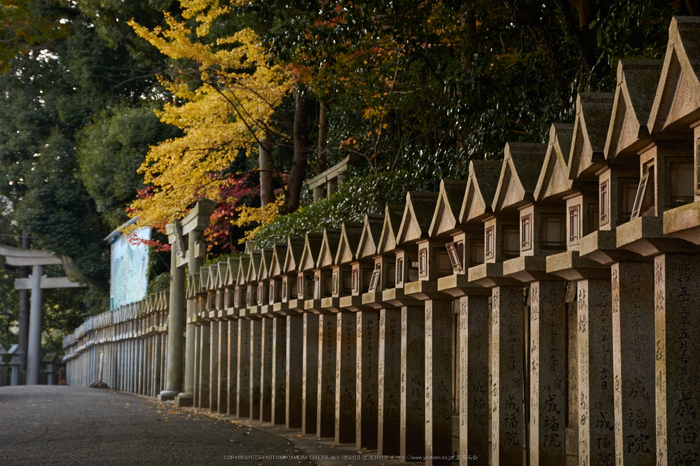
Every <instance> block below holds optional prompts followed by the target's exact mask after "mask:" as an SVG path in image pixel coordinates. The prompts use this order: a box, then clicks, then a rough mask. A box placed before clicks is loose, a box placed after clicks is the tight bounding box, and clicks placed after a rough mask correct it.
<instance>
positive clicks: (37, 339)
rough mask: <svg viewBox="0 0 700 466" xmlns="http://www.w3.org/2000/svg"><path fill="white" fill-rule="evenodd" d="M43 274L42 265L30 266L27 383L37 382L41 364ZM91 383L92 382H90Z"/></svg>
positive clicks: (34, 383) (33, 383) (35, 383)
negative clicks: (30, 296)
mask: <svg viewBox="0 0 700 466" xmlns="http://www.w3.org/2000/svg"><path fill="white" fill-rule="evenodd" d="M43 274H44V267H43V266H42V265H34V266H32V275H31V276H30V277H29V280H30V281H31V290H32V299H31V303H30V307H29V341H28V343H27V380H26V383H27V385H38V384H39V365H40V364H41V326H42V323H43V320H44V315H43V309H42V308H43V303H44V299H43V294H42V289H41V276H42V275H43ZM90 383H92V382H90Z"/></svg>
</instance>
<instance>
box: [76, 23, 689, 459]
mask: <svg viewBox="0 0 700 466" xmlns="http://www.w3.org/2000/svg"><path fill="white" fill-rule="evenodd" d="M699 70H700V20H698V19H693V18H676V19H674V20H673V22H672V24H671V27H670V31H669V43H668V49H667V53H666V58H665V60H664V61H663V62H656V61H622V62H621V63H620V64H619V67H618V81H617V88H616V91H615V93H610V94H605V93H585V94H580V95H579V96H578V98H577V101H576V119H575V122H574V124H573V125H568V124H553V125H552V128H551V132H550V138H549V141H548V143H547V144H523V143H509V144H506V146H505V151H504V160H503V161H502V162H488V161H478V162H477V161H474V162H472V163H471V164H470V168H469V177H468V179H467V180H457V181H454V180H453V181H450V180H444V181H443V182H442V184H441V187H440V192H439V193H416V192H411V193H408V194H407V197H406V204H405V205H404V206H388V207H387V208H386V210H385V212H384V215H369V216H366V217H365V219H364V222H363V223H359V224H345V225H343V226H342V228H341V229H340V230H338V231H333V230H326V231H324V232H323V234H318V235H307V236H306V237H305V238H289V239H288V241H287V243H286V244H277V245H275V246H274V248H272V249H263V250H250V251H248V252H247V253H246V254H242V255H240V256H239V257H236V258H230V259H228V260H227V261H222V262H219V263H217V264H213V265H210V266H208V267H202V266H201V260H202V256H203V252H204V250H205V247H204V244H203V241H202V231H203V230H204V228H206V225H207V223H208V217H209V214H210V213H211V208H212V206H211V203H207V202H205V201H201V202H200V203H199V204H198V205H197V207H196V208H195V209H194V211H193V212H192V213H190V214H189V215H188V216H187V217H186V218H185V219H183V220H182V221H178V222H174V223H173V224H171V225H169V226H168V235H169V239H170V241H171V243H172V244H173V254H172V268H171V273H172V275H173V281H172V284H171V290H170V299H169V303H170V306H169V307H170V313H169V325H170V327H171V328H178V329H180V328H184V329H185V332H184V333H185V335H184V338H183V334H182V333H181V332H179V331H178V332H170V333H168V342H167V345H166V344H165V343H164V340H165V338H164V337H163V333H162V332H163V331H164V328H163V326H164V325H165V321H164V319H165V314H166V312H167V311H166V310H165V309H166V308H167V306H166V305H165V301H166V300H165V299H164V298H161V300H160V301H159V303H161V304H162V305H156V304H152V305H150V307H149V305H147V304H143V303H142V304H139V305H136V306H133V307H132V308H130V310H129V311H122V314H121V317H119V318H117V315H118V314H117V313H107V314H106V315H108V316H109V317H99V318H96V319H95V320H92V321H89V322H87V323H86V324H85V328H81V329H79V330H78V331H76V335H75V336H74V337H72V338H67V339H66V343H65V346H66V351H67V357H66V359H67V360H68V361H70V362H69V371H70V372H69V377H70V383H72V384H75V383H83V384H87V383H91V382H92V381H94V380H96V379H97V376H96V373H95V371H96V370H97V368H98V356H97V355H98V353H100V352H101V353H103V354H105V356H104V358H105V361H107V363H106V365H105V374H109V375H108V377H106V378H105V381H107V383H109V384H110V386H112V387H116V388H119V389H122V390H128V391H136V392H140V393H150V394H156V393H157V392H158V388H159V384H158V382H159V381H162V382H164V383H163V384H161V385H162V387H161V392H160V396H161V398H162V399H171V398H175V400H176V403H177V404H179V405H186V404H188V403H193V404H194V405H195V406H199V407H204V408H208V409H211V410H212V411H218V412H221V413H228V414H231V415H235V416H238V417H241V418H253V419H260V420H262V421H266V422H271V423H275V424H284V425H286V426H287V427H288V428H301V431H302V433H305V434H315V435H317V436H318V437H332V438H334V439H335V441H336V442H339V443H354V444H356V445H357V447H358V448H367V449H376V450H377V451H378V453H379V454H382V455H404V456H409V455H412V456H423V455H426V463H428V464H433V463H447V462H449V461H446V460H445V461H443V460H442V459H441V458H447V457H450V458H451V457H452V455H453V453H454V452H455V451H457V452H459V454H460V463H462V464H470V465H474V464H501V465H519V464H525V463H527V464H531V465H537V464H547V465H563V464H572V463H578V464H581V465H589V464H591V465H592V464H613V463H615V464H634V465H647V464H648V465H653V464H698V463H700V447H699V446H698V442H699V440H700V439H698V433H699V432H700V414H698V413H699V412H700V378H699V374H700V319H699V318H698V317H697V315H696V314H697V312H696V311H697V309H699V308H700V248H699V246H698V245H700V184H699V182H698V180H700V176H699V173H698V171H699V170H700V167H699V165H700V164H699V158H698V148H699V147H700V80H699V79H698V71H699ZM185 266H187V267H188V269H189V271H190V272H191V275H190V276H189V277H188V278H187V280H186V281H185V277H184V272H183V270H184V267H185ZM185 303H186V305H185ZM127 315H128V316H127ZM100 319H102V320H100ZM149 319H151V320H149ZM156 328H157V329H158V330H157V331H155V330H153V329H156ZM149 329H151V330H149ZM166 346H167V348H166ZM166 352H167V356H168V357H167V359H164V358H163V356H164V353H166ZM164 361H167V364H166V363H165V362H164ZM164 364H165V365H166V366H167V374H168V375H167V377H166V379H163V365H164ZM145 387H146V388H145ZM526 458H527V460H526Z"/></svg>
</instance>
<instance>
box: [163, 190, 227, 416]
mask: <svg viewBox="0 0 700 466" xmlns="http://www.w3.org/2000/svg"><path fill="white" fill-rule="evenodd" d="M215 207H216V203H215V202H214V201H212V200H210V199H200V200H198V201H197V204H196V205H195V207H194V208H193V209H192V210H191V211H190V213H189V214H187V216H185V218H183V219H182V220H175V221H174V222H173V223H169V224H168V225H167V226H166V232H167V234H168V241H169V242H170V244H172V246H173V248H172V252H171V254H170V257H171V259H170V275H171V281H170V312H169V314H168V327H169V328H170V331H169V332H168V360H167V369H166V375H167V376H166V382H165V390H163V391H162V392H161V393H160V395H159V399H160V400H161V401H167V400H175V404H176V405H177V406H192V404H193V402H194V363H195V361H194V350H195V348H194V340H195V335H194V334H195V326H194V325H188V323H187V319H188V318H191V317H192V314H193V312H194V302H193V301H192V300H187V299H185V267H187V268H188V272H189V274H190V275H194V274H196V273H198V272H199V268H200V267H201V266H202V263H203V262H204V256H205V255H206V243H205V242H204V230H206V229H207V227H208V226H209V217H210V216H211V214H212V213H213V212H214V208H215ZM185 303H187V304H185ZM183 328H184V329H185V338H184V340H185V341H184V348H183V334H182V332H181V331H179V329H183ZM183 350H184V352H185V358H184V359H185V367H184V371H183V367H182V359H183V357H182V352H183ZM181 390H182V391H181Z"/></svg>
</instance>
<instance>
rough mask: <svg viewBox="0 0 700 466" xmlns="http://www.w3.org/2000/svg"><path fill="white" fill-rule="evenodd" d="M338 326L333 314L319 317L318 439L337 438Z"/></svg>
mask: <svg viewBox="0 0 700 466" xmlns="http://www.w3.org/2000/svg"><path fill="white" fill-rule="evenodd" d="M337 324H338V318H337V316H335V315H333V314H321V315H319V316H318V335H319V338H318V379H317V380H318V391H317V397H318V405H317V406H318V407H317V411H316V436H317V437H318V438H321V437H333V436H335V414H336V413H335V404H336V396H335V389H336V363H337V361H336V354H337V348H338V342H337V339H338V336H337Z"/></svg>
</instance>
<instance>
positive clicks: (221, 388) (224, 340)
mask: <svg viewBox="0 0 700 466" xmlns="http://www.w3.org/2000/svg"><path fill="white" fill-rule="evenodd" d="M217 324H218V326H219V348H218V351H219V368H218V373H219V382H218V384H217V386H216V392H217V395H218V398H219V399H218V400H217V403H216V404H217V407H218V409H217V411H218V412H219V413H221V414H226V413H227V412H228V322H227V321H225V320H221V321H219V322H217Z"/></svg>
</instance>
